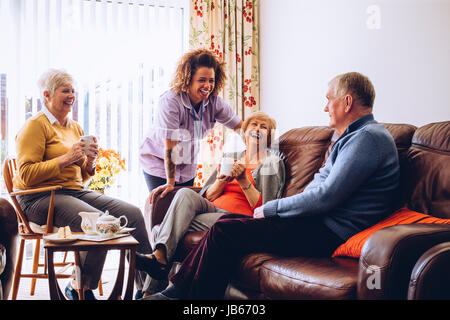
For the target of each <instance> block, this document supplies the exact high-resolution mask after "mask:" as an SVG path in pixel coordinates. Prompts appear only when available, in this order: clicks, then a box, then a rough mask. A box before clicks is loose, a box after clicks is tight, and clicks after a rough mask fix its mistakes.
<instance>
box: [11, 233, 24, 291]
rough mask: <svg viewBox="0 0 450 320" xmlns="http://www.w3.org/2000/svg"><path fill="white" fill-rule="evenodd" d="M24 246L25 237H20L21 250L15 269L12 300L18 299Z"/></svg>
mask: <svg viewBox="0 0 450 320" xmlns="http://www.w3.org/2000/svg"><path fill="white" fill-rule="evenodd" d="M24 246H25V239H20V244H19V252H18V254H17V260H16V270H14V281H13V287H12V296H11V300H16V299H17V293H18V291H19V284H20V276H21V274H22V260H23V251H24Z"/></svg>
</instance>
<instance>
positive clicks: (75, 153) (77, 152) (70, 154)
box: [58, 141, 85, 169]
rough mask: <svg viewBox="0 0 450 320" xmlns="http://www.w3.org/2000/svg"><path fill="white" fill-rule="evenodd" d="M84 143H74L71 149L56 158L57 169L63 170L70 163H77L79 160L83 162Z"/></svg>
mask: <svg viewBox="0 0 450 320" xmlns="http://www.w3.org/2000/svg"><path fill="white" fill-rule="evenodd" d="M84 156H85V153H84V142H82V141H78V142H75V143H74V144H73V145H72V147H71V148H70V149H69V151H67V152H66V153H65V154H63V155H62V156H60V157H58V161H59V167H60V168H61V169H62V168H65V167H67V166H69V165H71V164H72V163H77V162H78V161H80V160H84Z"/></svg>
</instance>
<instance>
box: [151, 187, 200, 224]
mask: <svg viewBox="0 0 450 320" xmlns="http://www.w3.org/2000/svg"><path fill="white" fill-rule="evenodd" d="M181 188H190V189H192V190H194V191H196V192H199V191H200V190H201V188H194V187H175V189H173V190H172V191H170V192H169V193H167V194H166V195H165V196H164V198H161V197H160V196H159V195H158V196H156V198H155V201H154V202H153V205H152V206H149V205H148V204H149V201H148V199H147V201H146V202H147V203H146V209H145V210H146V211H147V210H151V214H150V229H151V228H153V227H154V226H155V225H158V224H160V223H161V222H162V221H163V219H164V216H165V215H166V212H167V209H169V206H170V203H171V202H172V199H173V197H174V196H175V194H176V193H177V191H178V190H180V189H181ZM150 207H151V209H150Z"/></svg>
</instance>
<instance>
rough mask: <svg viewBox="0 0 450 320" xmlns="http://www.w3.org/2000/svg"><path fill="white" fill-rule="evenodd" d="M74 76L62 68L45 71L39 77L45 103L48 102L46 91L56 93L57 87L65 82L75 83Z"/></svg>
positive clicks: (51, 93)
mask: <svg viewBox="0 0 450 320" xmlns="http://www.w3.org/2000/svg"><path fill="white" fill-rule="evenodd" d="M73 82H74V81H73V78H72V76H71V75H70V74H69V73H67V72H66V71H65V70H62V69H49V70H47V71H46V72H44V73H43V74H42V75H41V77H40V78H39V82H38V85H39V88H40V90H41V94H42V98H43V101H44V103H45V104H47V102H46V100H45V97H44V92H45V91H48V92H49V93H50V95H53V94H54V93H55V90H56V88H58V87H59V86H62V85H65V84H73Z"/></svg>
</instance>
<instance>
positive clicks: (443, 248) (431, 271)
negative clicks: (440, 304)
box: [408, 242, 450, 300]
mask: <svg viewBox="0 0 450 320" xmlns="http://www.w3.org/2000/svg"><path fill="white" fill-rule="evenodd" d="M449 266H450V242H444V243H441V244H438V245H436V246H434V247H432V248H431V249H429V250H427V251H426V252H425V253H424V254H423V255H422V256H421V257H420V258H419V260H418V261H417V263H416V265H415V266H414V269H413V271H412V274H411V279H410V282H409V288H408V300H429V299H432V300H449V299H450V274H449V272H448V269H449Z"/></svg>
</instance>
